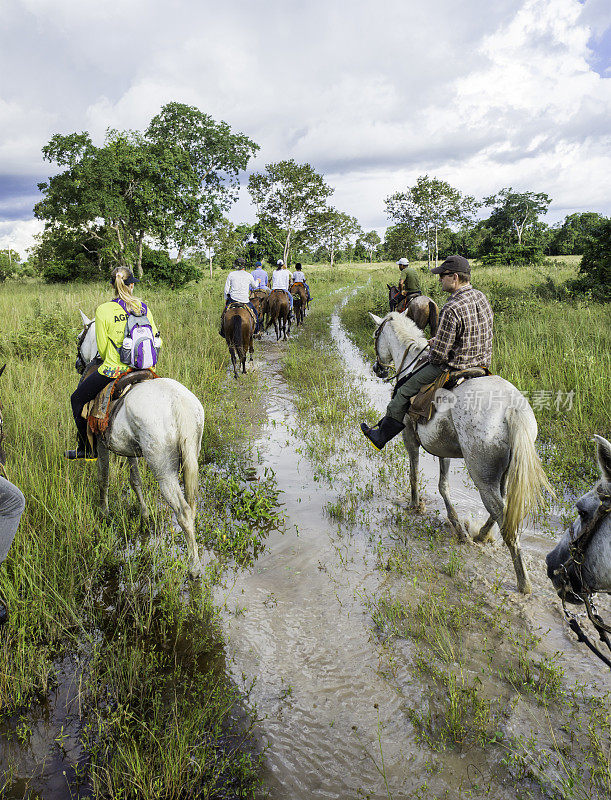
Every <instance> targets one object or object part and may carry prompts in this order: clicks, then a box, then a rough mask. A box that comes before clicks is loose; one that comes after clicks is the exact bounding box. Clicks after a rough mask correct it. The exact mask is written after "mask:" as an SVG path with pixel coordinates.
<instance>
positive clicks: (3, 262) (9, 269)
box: [0, 247, 21, 281]
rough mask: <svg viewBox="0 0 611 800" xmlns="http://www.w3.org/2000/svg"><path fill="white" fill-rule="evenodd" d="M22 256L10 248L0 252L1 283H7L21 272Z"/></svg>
mask: <svg viewBox="0 0 611 800" xmlns="http://www.w3.org/2000/svg"><path fill="white" fill-rule="evenodd" d="M20 261H21V256H20V255H19V253H18V252H17V251H16V250H12V249H11V248H10V247H9V248H7V249H6V250H0V281H5V280H6V279H7V278H11V277H12V276H13V275H15V274H16V273H18V272H19V264H20Z"/></svg>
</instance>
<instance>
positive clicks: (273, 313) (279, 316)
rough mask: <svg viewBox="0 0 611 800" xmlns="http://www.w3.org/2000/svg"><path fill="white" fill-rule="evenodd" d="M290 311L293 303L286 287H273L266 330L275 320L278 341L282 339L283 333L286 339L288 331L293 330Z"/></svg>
mask: <svg viewBox="0 0 611 800" xmlns="http://www.w3.org/2000/svg"><path fill="white" fill-rule="evenodd" d="M290 312H291V303H290V300H289V297H288V294H287V293H286V292H285V291H284V289H272V291H271V292H270V295H269V298H268V300H267V319H266V322H265V330H267V329H268V328H269V326H270V325H271V324H272V322H273V323H274V330H275V331H276V341H278V339H280V336H281V335H282V336H283V338H284V339H286V335H287V333H290V332H291V320H290V318H289V316H290Z"/></svg>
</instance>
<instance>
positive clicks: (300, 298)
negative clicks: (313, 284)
mask: <svg viewBox="0 0 611 800" xmlns="http://www.w3.org/2000/svg"><path fill="white" fill-rule="evenodd" d="M291 294H292V295H293V311H294V312H295V321H296V322H297V325H301V323H302V322H303V321H304V319H305V311H306V308H307V305H308V293H307V292H306V288H305V286H304V285H303V283H301V282H298V283H294V284H293V285H292V286H291Z"/></svg>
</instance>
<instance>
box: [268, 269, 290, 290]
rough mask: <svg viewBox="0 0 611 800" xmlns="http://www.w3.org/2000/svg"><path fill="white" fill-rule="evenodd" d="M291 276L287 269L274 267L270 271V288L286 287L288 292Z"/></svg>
mask: <svg viewBox="0 0 611 800" xmlns="http://www.w3.org/2000/svg"><path fill="white" fill-rule="evenodd" d="M292 277H293V276H292V275H291V273H290V272H289V271H288V269H275V270H274V271H273V272H272V289H286V291H287V292H288V290H289V286H290V284H291V279H292Z"/></svg>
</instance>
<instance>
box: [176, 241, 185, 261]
mask: <svg viewBox="0 0 611 800" xmlns="http://www.w3.org/2000/svg"><path fill="white" fill-rule="evenodd" d="M184 250H185V248H184V245H182V244H181V245H180V247H179V248H178V253H177V254H176V263H177V264H179V263H180V262H181V261H182V256H183V253H184Z"/></svg>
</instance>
